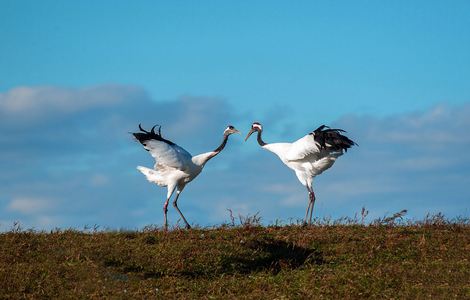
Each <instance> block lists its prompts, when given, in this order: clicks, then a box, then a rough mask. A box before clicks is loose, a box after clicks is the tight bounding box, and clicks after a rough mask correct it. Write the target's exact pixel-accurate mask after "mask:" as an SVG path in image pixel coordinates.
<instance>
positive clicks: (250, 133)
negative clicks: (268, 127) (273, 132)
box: [245, 128, 256, 142]
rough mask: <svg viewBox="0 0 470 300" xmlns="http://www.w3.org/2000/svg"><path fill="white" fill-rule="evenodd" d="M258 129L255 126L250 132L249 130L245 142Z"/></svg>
mask: <svg viewBox="0 0 470 300" xmlns="http://www.w3.org/2000/svg"><path fill="white" fill-rule="evenodd" d="M255 131H256V130H254V129H253V128H251V129H250V132H248V134H247V135H246V138H245V142H246V140H248V138H249V137H250V135H252V134H253V132H255Z"/></svg>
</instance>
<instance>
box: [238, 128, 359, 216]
mask: <svg viewBox="0 0 470 300" xmlns="http://www.w3.org/2000/svg"><path fill="white" fill-rule="evenodd" d="M255 131H256V132H257V133H258V144H259V145H260V146H261V147H262V148H264V149H266V150H269V151H271V152H273V153H274V154H276V155H277V156H279V158H280V159H281V161H282V162H283V163H284V164H285V165H286V166H288V167H289V168H291V169H292V170H294V172H295V175H297V178H298V179H299V181H300V183H302V184H303V185H304V186H305V187H306V188H307V190H308V198H309V203H308V206H307V211H306V212H305V219H304V224H307V218H308V216H309V213H310V218H309V220H308V224H309V225H310V224H311V223H312V214H313V205H314V204H315V193H314V192H313V187H312V181H313V178H314V177H315V176H317V175H320V174H321V173H323V171H325V170H327V169H329V168H331V166H332V165H333V164H334V163H335V161H336V159H337V158H338V157H339V156H341V155H343V153H344V152H345V151H347V150H348V148H351V147H352V146H354V145H357V144H356V143H355V142H353V141H352V140H350V139H349V138H348V137H346V136H344V135H343V134H342V133H343V132H345V131H344V130H342V129H331V128H329V127H328V126H325V125H322V126H320V127H318V128H317V129H315V130H314V131H312V132H310V133H309V134H307V135H306V136H304V137H303V138H300V139H299V140H297V141H295V142H293V143H272V144H271V143H270V144H268V143H265V142H264V141H263V139H262V137H261V134H262V132H263V126H262V125H261V124H260V123H258V122H254V123H253V124H252V125H251V129H250V131H249V132H248V135H247V136H246V138H245V141H246V140H248V138H249V137H250V135H251V134H252V133H253V132H255Z"/></svg>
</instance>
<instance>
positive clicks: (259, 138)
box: [256, 130, 266, 147]
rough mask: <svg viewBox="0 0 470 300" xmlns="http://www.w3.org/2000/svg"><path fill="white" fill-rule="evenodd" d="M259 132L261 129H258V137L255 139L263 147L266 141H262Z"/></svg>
mask: <svg viewBox="0 0 470 300" xmlns="http://www.w3.org/2000/svg"><path fill="white" fill-rule="evenodd" d="M261 133H262V131H261V130H258V137H257V138H256V139H257V141H258V144H259V145H260V146H261V147H263V146H264V145H266V143H265V142H264V141H263V138H262V137H261Z"/></svg>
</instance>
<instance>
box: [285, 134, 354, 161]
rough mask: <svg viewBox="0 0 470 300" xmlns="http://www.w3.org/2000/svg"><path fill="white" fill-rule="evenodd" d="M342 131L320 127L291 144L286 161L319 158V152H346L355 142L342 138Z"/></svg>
mask: <svg viewBox="0 0 470 300" xmlns="http://www.w3.org/2000/svg"><path fill="white" fill-rule="evenodd" d="M343 132H345V131H344V130H342V129H331V128H329V127H328V126H325V125H322V126H320V127H318V128H317V129H315V130H314V131H312V132H311V133H309V134H307V135H306V136H304V137H303V138H301V139H299V140H297V141H295V142H294V143H292V146H291V149H290V150H289V152H288V154H287V159H288V160H301V159H304V158H306V157H307V156H317V157H319V156H320V154H321V152H323V151H327V152H342V151H343V150H345V151H347V150H348V149H349V148H351V147H352V146H353V145H357V144H356V143H355V142H353V141H352V140H350V139H349V138H348V137H346V136H344V135H343V134H342V133H343Z"/></svg>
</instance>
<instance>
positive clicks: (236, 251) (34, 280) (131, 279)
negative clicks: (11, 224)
mask: <svg viewBox="0 0 470 300" xmlns="http://www.w3.org/2000/svg"><path fill="white" fill-rule="evenodd" d="M436 220H437V219H435V220H434V221H433V222H428V221H427V222H421V223H420V222H415V223H414V224H408V225H401V226H396V225H394V224H388V225H384V224H385V223H382V224H379V223H377V224H375V225H370V226H364V225H359V224H352V225H344V224H343V225H325V224H323V225H321V226H318V225H317V226H312V227H301V226H296V225H289V226H282V227H278V226H271V227H261V226H257V225H256V224H255V225H253V224H249V223H246V224H244V226H240V227H233V226H222V227H219V228H214V229H194V230H190V231H186V230H174V231H170V232H163V231H161V230H158V229H152V228H147V229H144V230H142V231H138V232H135V231H128V232H124V231H121V232H88V233H86V232H79V231H73V230H64V231H62V230H60V231H54V232H50V233H44V232H34V231H23V230H12V231H10V232H6V233H2V234H0V297H1V298H31V299H33V298H34V299H37V298H57V297H60V298H84V297H86V298H104V297H106V298H123V299H124V298H138V299H140V298H154V297H157V298H160V299H167V298H178V299H193V298H206V299H211V298H216V299H222V298H223V299H227V298H229V299H230V298H233V299H234V298H237V299H261V298H263V299H275V298H277V299H283V298H288V299H306V298H311V299H312V298H315V299H322V298H327V299H341V298H380V299H384V298H386V299H398V298H411V299H415V298H427V299H436V298H437V299H464V298H467V299H470V226H469V225H468V222H460V223H458V222H457V223H455V222H453V223H452V222H447V221H442V220H441V221H442V222H438V221H436Z"/></svg>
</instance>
